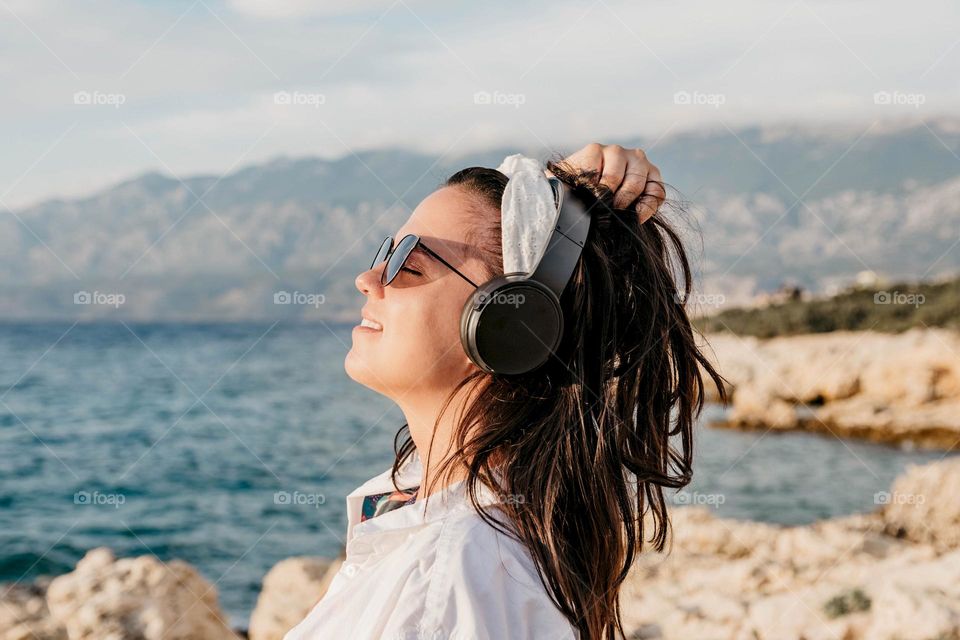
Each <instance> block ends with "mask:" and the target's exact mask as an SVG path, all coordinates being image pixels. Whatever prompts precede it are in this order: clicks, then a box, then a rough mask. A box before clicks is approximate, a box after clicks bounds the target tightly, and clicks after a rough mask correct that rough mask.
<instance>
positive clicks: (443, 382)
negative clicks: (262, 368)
mask: <svg viewBox="0 0 960 640" xmlns="http://www.w3.org/2000/svg"><path fill="white" fill-rule="evenodd" d="M477 215H491V216H493V215H498V214H497V212H495V211H493V210H492V209H491V208H489V207H482V206H481V205H479V204H478V200H477V199H476V198H475V197H472V196H471V195H470V194H469V193H468V192H467V191H465V190H464V189H462V188H461V187H442V188H441V189H439V190H437V191H435V192H433V193H432V194H430V195H429V196H427V197H426V198H425V199H424V200H423V201H422V202H421V203H420V204H419V205H418V206H417V208H416V209H415V210H414V212H413V213H412V214H411V215H410V218H409V219H408V220H407V221H406V223H405V224H404V225H403V226H402V227H400V229H398V230H397V232H396V233H395V234H394V236H393V237H394V246H396V244H397V243H398V242H399V241H400V239H401V238H403V237H404V236H405V235H407V234H408V233H415V234H417V235H419V236H420V238H421V244H424V245H426V246H427V247H429V248H430V250H432V251H434V252H435V253H437V254H439V255H440V256H442V257H443V259H444V260H446V261H447V262H449V263H450V264H452V265H453V266H454V267H456V268H457V270H458V271H460V273H462V274H463V275H465V276H466V277H467V278H469V279H470V280H472V281H473V282H475V283H476V284H478V285H479V284H481V283H483V282H484V281H485V280H486V279H487V275H486V273H487V272H486V269H485V267H484V265H483V262H482V261H481V259H480V257H479V254H478V252H477V251H476V249H474V248H473V247H472V246H470V245H468V244H467V242H466V234H467V231H468V229H470V228H471V224H473V225H475V224H477V222H478V221H477V220H476V219H474V220H472V221H471V220H470V218H471V216H474V217H475V216H477ZM385 268H386V263H381V264H379V265H376V266H375V267H374V268H373V269H369V270H367V271H364V272H363V273H361V274H360V275H358V276H357V279H356V285H357V289H359V290H360V292H361V293H363V294H364V296H366V302H365V304H364V305H363V308H362V310H361V314H362V316H363V317H366V318H370V319H372V320H374V321H376V322H378V323H379V324H380V325H381V326H382V327H383V328H382V329H381V330H379V331H369V330H366V329H362V328H359V327H355V328H354V330H353V346H352V347H351V349H350V351H349V352H348V353H347V356H346V359H345V361H344V368H345V369H346V371H347V375H349V376H350V377H351V378H352V379H353V380H355V381H357V382H359V383H360V384H362V385H364V386H366V387H369V388H371V389H373V390H375V391H377V392H379V393H381V394H383V395H385V396H387V397H389V398H391V399H393V400H394V401H397V400H398V399H399V398H400V397H402V396H405V395H407V394H413V393H418V394H422V393H427V394H432V393H436V394H438V395H443V396H445V394H446V392H448V391H449V390H451V389H452V388H453V387H454V386H455V385H456V384H457V383H458V382H460V381H461V380H462V379H463V378H465V377H466V376H467V375H469V374H470V373H472V372H474V371H477V367H476V365H474V364H473V363H472V362H471V361H470V360H469V358H468V357H467V355H466V353H465V352H464V350H463V347H462V346H461V344H460V312H461V310H462V309H463V305H464V303H465V302H466V300H467V298H468V297H469V296H470V294H471V293H472V292H473V287H472V286H471V285H470V283H468V282H467V281H466V280H464V279H463V278H461V277H460V276H458V275H457V274H456V273H455V272H453V271H452V270H451V269H450V268H449V267H447V266H446V265H444V264H443V263H441V262H440V261H438V260H437V259H436V258H434V257H432V256H430V255H429V254H427V253H426V252H424V251H422V250H421V249H420V248H419V247H418V248H417V249H416V250H415V251H414V252H413V253H412V254H411V255H410V257H409V258H407V261H406V263H405V264H404V269H403V270H402V271H401V272H400V273H399V274H397V276H396V278H395V279H394V280H393V282H391V283H390V285H388V286H386V287H384V286H382V285H381V284H380V274H381V272H382V271H383V270H384V269H385ZM408 270H412V271H413V272H411V271H408ZM414 272H415V273H414ZM357 322H358V324H359V322H360V318H359V317H358V318H357Z"/></svg>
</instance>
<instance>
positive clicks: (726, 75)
mask: <svg viewBox="0 0 960 640" xmlns="http://www.w3.org/2000/svg"><path fill="white" fill-rule="evenodd" d="M7 5H8V6H10V7H11V8H13V10H14V11H16V12H17V14H18V15H19V16H20V18H21V19H22V20H23V23H25V24H22V23H21V22H20V21H19V20H16V19H11V20H6V21H3V22H2V23H0V41H3V42H4V46H5V56H4V58H3V59H2V60H0V74H2V78H3V82H4V86H5V87H7V93H6V94H5V96H9V97H8V98H7V99H5V100H4V101H3V102H2V103H0V118H2V121H3V122H4V123H6V124H5V125H3V126H4V127H5V129H9V131H8V132H5V133H6V135H5V142H6V147H5V151H6V153H5V154H3V156H0V193H3V192H4V191H7V190H8V188H9V187H10V186H11V185H13V183H14V182H15V181H16V180H17V178H18V177H19V176H21V175H22V174H23V173H24V171H26V170H27V169H28V168H29V167H30V166H31V165H32V164H33V163H34V162H37V166H36V167H35V168H34V169H32V170H30V171H29V172H27V175H26V176H25V177H24V178H23V180H22V181H21V182H19V184H17V185H16V187H15V188H14V189H12V190H11V191H10V193H8V194H7V195H6V196H4V198H3V199H4V201H5V202H7V203H8V204H12V205H18V204H23V203H26V202H30V201H33V200H36V199H38V198H41V197H46V196H50V195H55V194H75V193H79V192H83V191H84V190H86V189H90V188H93V187H95V186H100V185H103V184H105V183H107V182H109V181H111V180H114V179H116V178H117V177H118V176H130V175H133V174H135V173H138V172H141V171H143V170H147V169H156V168H160V169H163V166H162V164H161V163H160V162H159V161H158V160H157V159H156V158H155V157H153V155H152V154H151V153H150V152H149V151H148V150H147V149H145V148H144V147H143V145H141V144H140V143H139V142H138V141H137V140H136V139H135V138H134V137H133V136H132V135H131V134H130V132H129V131H128V130H127V128H126V127H127V126H129V127H130V128H131V129H132V130H133V131H135V132H137V133H138V135H140V136H142V137H143V139H144V141H145V142H146V143H147V144H148V145H149V146H150V147H151V148H152V149H153V150H154V151H155V152H156V154H157V155H158V156H160V158H162V160H163V163H165V164H167V165H168V166H169V167H171V168H172V169H173V170H174V171H175V172H176V173H178V174H179V175H188V174H190V173H192V172H195V171H203V172H218V171H223V170H225V169H227V168H228V167H230V166H231V165H232V164H233V163H234V162H235V161H236V160H237V158H238V157H239V156H241V154H243V153H244V152H245V151H247V150H248V149H249V148H250V146H251V145H252V144H253V143H254V141H256V140H257V138H258V137H259V136H261V135H262V134H263V132H264V131H267V130H270V133H269V134H268V135H267V136H266V137H265V138H263V139H262V140H261V141H260V142H259V143H258V144H257V145H256V147H255V148H254V149H253V150H252V151H250V152H249V155H248V156H246V157H245V158H244V163H249V162H256V161H262V160H265V159H267V158H270V157H273V156H276V155H278V154H288V155H302V154H319V155H324V156H330V155H341V154H343V153H345V152H346V149H347V148H350V149H353V150H360V149H368V148H374V147H380V146H398V145H404V146H410V147H413V148H416V149H419V150H431V151H444V150H446V149H447V148H448V147H449V146H450V145H451V144H453V143H454V142H455V141H456V140H458V138H460V137H461V136H462V139H460V141H459V142H458V143H457V144H456V146H455V149H454V150H453V152H454V153H458V152H463V151H466V150H468V149H469V148H475V147H483V146H491V145H494V144H516V145H517V146H518V147H519V146H529V145H538V144H541V143H546V144H547V145H551V146H555V147H556V146H564V145H567V146H571V145H574V144H577V143H580V142H582V141H586V140H605V139H610V140H613V139H623V138H627V137H633V136H635V135H639V134H647V135H652V136H654V137H656V136H658V135H660V134H661V133H663V132H665V131H667V130H672V131H677V130H681V129H684V128H690V127H695V126H703V125H713V126H722V125H721V123H726V124H728V125H730V126H735V125H738V124H744V123H750V122H761V123H766V122H780V121H787V120H791V119H798V120H808V121H809V120H816V119H824V118H826V119H843V120H854V119H858V118H859V119H860V120H864V121H868V120H871V119H873V118H876V117H889V116H897V115H906V116H916V115H929V116H930V117H931V118H932V117H934V116H935V115H936V114H939V113H947V112H950V111H951V110H954V111H955V110H956V108H957V107H958V106H960V94H958V91H957V88H956V86H955V82H954V79H955V78H956V76H957V75H958V73H960V47H955V48H953V49H951V48H950V47H951V46H952V45H953V44H954V43H955V41H956V33H955V29H953V25H954V24H955V21H951V17H952V16H953V12H954V11H955V10H954V9H953V8H952V6H951V4H950V3H949V1H948V0H935V1H934V2H931V3H928V4H927V5H926V7H925V10H924V11H923V12H917V13H915V14H914V15H913V16H912V17H911V20H909V21H904V20H903V19H902V5H900V4H898V3H895V2H893V1H892V0H880V1H878V2H872V3H870V4H867V3H865V2H844V3H835V2H830V3H827V2H817V1H815V0H806V1H804V2H799V3H795V4H790V3H770V2H761V1H760V0H733V1H731V2H727V3H723V4H722V5H718V4H717V3H714V2H708V1H707V0H694V1H693V2H690V3H684V4H683V5H682V6H681V5H676V4H675V3H666V2H656V3H643V4H638V3H628V2H615V1H613V0H609V1H605V2H602V3H598V4H596V5H593V6H592V8H589V11H588V10H587V9H588V7H590V5H584V4H581V3H562V4H556V3H555V4H554V5H553V6H552V7H551V10H550V11H543V10H542V9H541V8H538V7H536V6H535V5H527V4H508V3H496V2H494V3H483V4H482V5H479V4H472V5H463V6H460V5H449V4H440V3H436V2H435V1H434V0H423V1H422V2H413V1H412V0H410V1H406V2H405V3H404V4H401V3H392V2H391V1H389V0H384V1H379V0H377V1H374V0H364V1H362V2H360V3H359V4H357V3H352V4H342V3H341V4H340V5H336V4H334V3H321V2H306V1H305V0H304V1H300V0H280V1H271V2H266V1H264V2H255V1H254V0H227V4H226V5H224V4H221V3H219V2H218V1H217V0H204V2H203V3H200V4H197V5H191V4H190V3H185V4H184V3H181V4H176V5H142V4H136V3H126V2H119V1H111V2H95V3H92V4H89V5H86V4H85V5H83V6H82V7H78V6H76V5H72V4H67V5H58V6H57V7H56V8H53V7H52V6H49V5H47V4H44V3H43V2H39V3H36V4H34V3H23V2H21V1H20V0H17V2H13V1H12V0H7ZM191 6H192V8H190V7H191ZM387 8H390V11H389V12H387V14H386V15H383V14H384V12H385V11H386V10H387ZM188 9H189V10H188ZM346 13H356V15H351V16H346V15H336V14H346ZM266 18H277V20H272V19H269V20H268V19H266ZM421 21H422V22H421ZM424 23H425V24H426V26H424ZM891 42H896V43H897V44H896V46H891V45H890V43H891ZM74 74H76V75H74ZM895 89H900V90H901V91H912V92H923V94H924V95H925V96H926V103H925V106H924V110H922V111H920V112H919V113H916V112H910V111H909V110H906V109H904V110H900V111H896V110H895V109H890V108H886V109H885V108H883V106H882V105H876V104H874V102H873V100H872V96H873V94H874V92H876V91H878V90H895ZM78 90H87V91H94V90H99V91H105V92H121V93H123V94H124V95H125V96H126V102H125V104H124V105H123V106H122V107H120V108H118V109H112V108H100V107H90V108H87V107H78V106H77V105H75V104H73V102H72V96H73V93H74V92H75V91H78ZM278 91H303V92H314V93H321V94H323V95H324V96H325V98H326V101H325V102H324V104H323V105H321V106H319V108H312V107H309V106H299V107H293V106H291V107H283V106H281V105H277V104H275V103H274V101H273V95H274V94H275V92H278ZM477 91H490V92H501V94H513V95H518V94H519V95H522V98H523V103H522V105H521V106H519V107H513V106H510V105H509V104H506V105H496V104H494V105H486V106H483V105H477V104H475V103H474V101H473V96H474V94H475V93H476V92H477ZM678 91H689V92H694V91H699V92H702V93H710V94H722V95H723V97H724V103H723V106H722V108H713V107H710V106H708V105H678V104H677V103H676V102H675V100H674V95H675V93H676V92H678ZM895 111H896V112H895ZM74 124H75V128H74V129H72V130H71V132H70V134H69V135H67V136H66V137H64V139H63V140H62V141H61V142H59V143H58V144H56V145H55V147H54V148H53V149H52V150H50V147H51V145H53V144H54V142H55V141H56V140H57V138H58V137H59V136H60V135H61V134H62V133H63V132H64V131H67V130H68V128H69V127H70V126H72V125H74ZM271 127H272V129H271ZM327 127H329V128H330V129H332V130H333V132H334V134H335V135H334V134H331V133H330V131H328V130H327ZM345 145H346V146H345ZM44 153H46V155H45V156H44V155H43V154H44ZM41 157H42V159H41Z"/></svg>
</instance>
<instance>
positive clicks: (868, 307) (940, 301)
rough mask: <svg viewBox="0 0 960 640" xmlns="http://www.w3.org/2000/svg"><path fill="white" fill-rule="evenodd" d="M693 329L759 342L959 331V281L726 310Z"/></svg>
mask: <svg viewBox="0 0 960 640" xmlns="http://www.w3.org/2000/svg"><path fill="white" fill-rule="evenodd" d="M695 323H696V325H697V326H698V327H699V328H700V330H701V331H704V332H719V331H727V332H732V333H736V334H738V335H750V336H757V337H760V338H772V337H774V336H782V335H793V334H800V333H826V332H829V331H844V330H849V331H867V330H873V331H883V332H888V333H899V332H901V331H906V330H907V329H910V328H912V327H924V326H927V327H947V328H952V329H960V278H957V279H953V280H949V281H945V282H938V283H901V284H891V285H885V286H883V287H882V288H877V289H874V288H857V289H850V290H848V291H845V292H843V293H840V294H838V295H836V296H834V297H832V298H823V299H813V300H789V301H786V302H782V303H780V304H775V305H771V306H768V307H760V308H737V309H728V310H726V311H722V312H720V313H718V314H716V315H712V316H704V317H701V318H697V320H696V321H695Z"/></svg>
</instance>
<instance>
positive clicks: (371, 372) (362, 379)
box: [343, 347, 377, 390]
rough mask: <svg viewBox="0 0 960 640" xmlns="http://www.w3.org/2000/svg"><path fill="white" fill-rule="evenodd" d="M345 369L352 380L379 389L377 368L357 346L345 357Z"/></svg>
mask: <svg viewBox="0 0 960 640" xmlns="http://www.w3.org/2000/svg"><path fill="white" fill-rule="evenodd" d="M343 370H344V371H345V372H346V373H347V376H349V377H350V379H351V380H353V381H354V382H356V383H358V384H362V385H363V386H365V387H370V388H371V389H374V390H376V389H377V384H376V382H377V375H376V368H375V367H373V366H371V364H370V363H369V362H367V360H366V359H365V358H364V357H363V355H362V354H361V353H358V352H357V348H356V347H351V348H350V351H348V352H347V356H346V358H344V359H343Z"/></svg>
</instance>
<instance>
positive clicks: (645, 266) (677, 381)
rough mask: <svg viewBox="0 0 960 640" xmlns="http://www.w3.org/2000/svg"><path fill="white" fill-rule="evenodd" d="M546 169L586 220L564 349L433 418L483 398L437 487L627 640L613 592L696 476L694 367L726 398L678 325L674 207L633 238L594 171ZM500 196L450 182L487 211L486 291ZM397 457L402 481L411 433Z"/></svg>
mask: <svg viewBox="0 0 960 640" xmlns="http://www.w3.org/2000/svg"><path fill="white" fill-rule="evenodd" d="M547 166H548V168H549V169H550V170H551V171H552V172H553V173H554V175H556V176H557V177H558V178H560V179H561V180H562V181H563V182H565V183H566V184H567V185H569V186H570V187H571V190H572V194H573V197H576V198H578V199H579V200H580V201H581V202H582V203H583V204H584V206H585V207H586V208H587V210H588V212H589V214H590V216H591V217H592V222H591V229H590V234H589V236H588V238H587V243H586V247H585V249H584V251H583V254H582V257H581V260H580V262H579V264H578V266H577V268H576V270H575V272H574V275H573V277H572V279H571V281H570V283H569V284H568V286H567V288H566V289H565V291H564V293H563V295H562V296H561V298H560V302H561V306H562V307H563V311H564V318H565V323H564V324H565V327H564V335H563V337H562V339H561V342H560V346H559V347H558V349H557V352H556V353H555V354H554V355H552V356H551V357H550V359H549V360H548V361H547V362H546V363H545V364H544V365H542V366H541V367H540V368H538V369H536V370H534V371H532V372H530V373H527V374H523V375H518V376H501V375H491V374H488V373H486V372H482V371H481V372H476V373H473V374H471V375H470V376H468V377H467V378H466V379H464V380H463V381H461V382H460V383H459V384H458V385H457V387H456V389H455V390H454V391H453V392H452V393H451V394H450V397H448V398H447V401H446V402H445V403H444V405H443V408H442V410H441V412H440V415H443V413H444V412H445V411H446V410H447V408H448V406H449V404H450V402H451V400H452V399H453V398H454V396H456V395H457V393H458V392H460V391H461V390H462V389H463V388H464V387H467V385H471V387H470V389H469V391H470V392H475V393H476V394H477V395H476V396H475V400H474V401H473V402H472V403H470V404H469V406H467V407H465V408H464V412H463V414H462V416H461V419H460V420H459V421H458V423H457V426H456V428H455V433H454V436H453V438H454V439H453V443H452V448H451V451H452V453H451V455H450V456H449V457H448V458H446V459H445V460H444V461H443V462H442V463H441V465H440V469H439V470H438V473H437V476H436V477H435V478H434V481H439V478H440V476H441V473H443V472H445V473H447V474H449V473H451V472H453V471H455V470H459V471H465V474H466V475H465V477H466V485H465V486H466V490H467V494H468V495H469V497H470V500H471V502H472V503H473V505H474V508H475V509H476V510H477V511H478V513H479V514H480V515H481V517H483V519H484V520H485V521H487V522H488V523H489V524H490V525H491V526H494V527H496V528H497V529H498V530H500V531H501V532H503V533H505V534H507V535H511V536H512V537H514V538H516V539H517V540H519V541H520V542H522V543H523V544H524V545H525V546H526V548H527V549H528V550H529V551H530V554H531V556H532V557H533V559H534V560H535V561H536V565H537V570H538V573H539V575H540V579H541V581H542V582H543V584H544V586H545V587H546V589H547V591H548V593H549V594H550V597H551V599H552V600H553V601H554V602H555V604H556V606H557V607H558V608H559V609H560V611H561V612H563V614H564V615H565V616H566V617H567V618H568V619H569V620H570V622H571V624H572V625H573V626H574V627H575V628H577V629H578V630H579V631H580V637H581V638H582V639H583V640H593V639H598V640H599V639H601V638H607V639H615V638H618V637H623V636H624V630H623V625H622V622H621V617H620V603H619V593H620V586H621V584H622V582H623V580H624V578H625V577H626V575H627V572H628V571H629V569H630V567H631V565H632V564H633V561H634V559H635V557H636V555H637V554H638V553H640V552H641V550H642V549H643V546H644V543H645V542H650V543H652V545H653V547H654V548H655V549H657V550H658V551H659V550H663V548H664V546H665V543H666V541H667V536H668V529H669V526H670V523H669V517H668V514H667V504H666V501H665V499H664V494H663V490H664V488H671V489H679V488H681V487H684V486H686V485H687V484H688V483H689V482H690V480H691V478H692V474H693V469H692V464H693V447H692V437H693V426H694V422H695V420H696V417H697V415H698V414H699V413H700V410H701V409H702V406H703V402H704V380H703V376H702V374H701V370H700V368H701V367H702V369H703V370H704V371H705V372H707V373H708V374H709V376H710V378H712V380H713V382H714V383H715V384H716V385H717V387H718V392H719V394H720V397H721V399H722V400H723V401H725V400H726V396H725V393H724V386H723V378H722V377H721V376H720V375H719V374H718V373H717V372H716V371H715V370H714V368H713V367H712V366H711V364H710V363H709V362H708V361H707V359H706V358H705V357H704V356H703V354H702V353H701V352H700V350H699V348H698V347H697V344H696V341H695V336H694V330H693V328H692V326H691V323H690V321H689V319H688V317H687V312H686V309H685V306H684V303H685V301H686V300H687V299H688V298H689V294H690V291H691V286H692V284H691V269H690V265H689V262H688V259H687V255H686V252H685V251H684V247H683V244H682V242H681V239H680V236H679V235H678V233H677V232H676V231H675V230H674V228H673V227H672V226H671V223H670V222H669V221H668V219H667V216H666V215H665V210H666V208H668V207H664V208H662V209H661V212H660V213H658V214H657V215H656V216H654V217H653V218H651V219H650V220H648V221H647V222H645V223H643V224H640V222H639V219H638V217H637V214H636V212H635V211H634V210H632V209H630V210H622V209H617V208H615V207H614V204H613V195H612V193H611V192H610V190H609V189H607V188H605V187H603V186H596V183H597V181H598V180H597V179H598V177H599V176H598V175H597V174H596V173H582V172H578V171H576V170H574V169H573V168H572V167H570V166H568V165H565V164H564V163H563V162H562V161H560V160H553V161H550V162H548V163H547ZM506 183H507V177H506V176H505V175H504V174H502V173H500V172H499V171H496V170H493V169H487V168H482V167H470V168H467V169H463V170H462V171H458V172H457V173H455V174H454V175H453V176H451V177H450V178H449V179H448V180H447V181H446V184H445V186H457V187H460V188H462V189H464V190H466V191H467V192H468V193H469V194H470V195H472V196H473V197H474V199H475V201H476V202H477V204H478V205H479V206H480V208H481V209H482V211H483V212H485V215H483V214H478V215H477V216H475V219H476V221H477V222H476V223H475V227H474V228H472V229H471V240H472V244H474V246H476V247H478V248H480V249H481V250H482V252H483V253H484V255H485V256H487V257H488V258H489V259H488V260H487V261H486V263H487V267H488V270H489V274H488V275H489V277H491V278H492V277H494V276H495V275H497V274H498V273H500V272H501V270H502V264H503V260H502V255H501V249H500V218H499V216H492V215H490V209H489V207H493V210H495V211H499V210H500V201H501V197H502V195H503V191H504V188H505V186H506ZM678 280H680V284H679V285H678ZM439 420H440V417H439V416H438V418H437V422H438V423H439ZM431 446H432V440H431ZM394 447H395V451H396V460H395V462H394V467H393V472H394V479H396V475H397V472H398V471H399V469H400V467H401V465H403V464H404V462H405V461H406V460H407V458H408V457H409V456H410V455H411V454H412V453H413V452H414V449H415V445H414V443H413V440H412V439H411V437H410V434H409V429H408V427H407V425H404V426H403V427H402V428H401V429H400V431H399V432H398V433H397V436H396V438H395V441H394ZM427 459H429V456H428V457H427ZM494 469H496V470H497V474H498V475H494V473H492V471H493V470H494ZM428 477H430V476H428ZM477 483H483V484H484V485H486V486H487V487H489V488H490V489H491V490H492V491H493V492H494V493H495V494H496V495H498V496H509V497H510V498H511V499H508V500H501V501H500V502H499V503H497V505H496V506H497V507H499V508H501V509H502V510H503V512H505V513H506V515H507V516H508V518H507V522H509V524H510V525H511V528H512V529H513V531H509V530H505V529H504V528H503V527H501V526H500V524H499V520H497V519H495V518H494V517H491V514H490V513H488V512H487V511H486V509H485V508H484V507H483V506H482V505H480V504H478V502H477ZM432 484H433V483H431V486H432ZM426 493H429V491H427V492H426ZM645 525H646V527H647V528H652V531H649V536H647V535H646V534H647V533H648V532H647V531H645ZM617 634H619V636H618V635H617Z"/></svg>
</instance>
